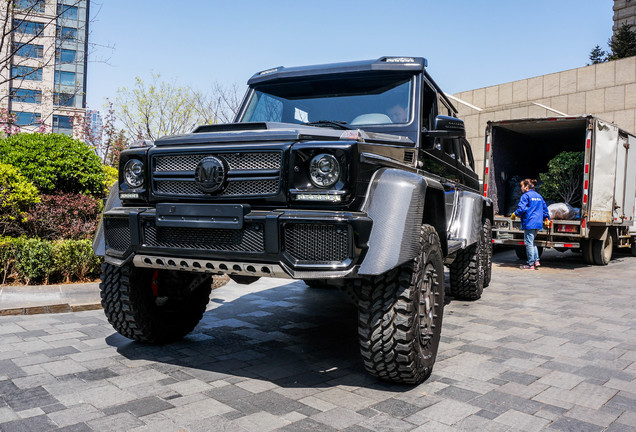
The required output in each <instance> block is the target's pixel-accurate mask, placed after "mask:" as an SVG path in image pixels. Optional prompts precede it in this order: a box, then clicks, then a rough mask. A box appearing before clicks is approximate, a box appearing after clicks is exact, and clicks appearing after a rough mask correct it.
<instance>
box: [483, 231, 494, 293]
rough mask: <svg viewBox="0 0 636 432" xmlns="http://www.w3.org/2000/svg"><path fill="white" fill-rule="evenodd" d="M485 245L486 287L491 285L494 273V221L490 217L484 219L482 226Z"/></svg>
mask: <svg viewBox="0 0 636 432" xmlns="http://www.w3.org/2000/svg"><path fill="white" fill-rule="evenodd" d="M482 235H483V242H484V243H483V245H484V256H485V260H484V263H485V264H484V288H486V287H487V286H488V285H490V277H491V275H492V223H491V222H490V219H484V224H483V226H482Z"/></svg>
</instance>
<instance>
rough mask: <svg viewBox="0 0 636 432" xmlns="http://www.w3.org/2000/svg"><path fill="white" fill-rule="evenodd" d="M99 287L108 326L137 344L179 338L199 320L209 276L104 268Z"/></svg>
mask: <svg viewBox="0 0 636 432" xmlns="http://www.w3.org/2000/svg"><path fill="white" fill-rule="evenodd" d="M101 279H102V282H101V283H100V284H99V288H100V294H101V298H102V306H103V308H104V312H105V313H106V318H108V322H110V324H111V325H112V326H113V328H114V329H115V330H117V332H119V333H120V334H121V335H123V336H125V337H127V338H129V339H133V340H135V341H137V342H145V343H150V344H162V343H167V342H171V341H174V340H177V339H181V338H182V337H183V336H185V335H186V334H188V333H190V332H191V331H192V330H193V329H194V328H195V327H196V325H197V324H198V322H199V321H200V320H201V318H202V317H203V313H204V312H205V308H206V305H207V304H208V301H209V299H210V291H211V290H212V284H211V279H210V276H209V275H201V274H197V273H183V272H174V271H168V270H153V269H141V268H136V267H134V266H133V265H131V264H127V265H124V266H122V267H116V266H114V265H111V264H108V263H104V264H103V265H102V275H101Z"/></svg>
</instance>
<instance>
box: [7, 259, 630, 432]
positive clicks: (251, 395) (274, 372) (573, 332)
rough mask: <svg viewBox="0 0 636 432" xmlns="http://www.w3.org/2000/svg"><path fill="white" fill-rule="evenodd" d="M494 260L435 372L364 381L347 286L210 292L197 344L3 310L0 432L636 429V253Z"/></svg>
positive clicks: (283, 284)
mask: <svg viewBox="0 0 636 432" xmlns="http://www.w3.org/2000/svg"><path fill="white" fill-rule="evenodd" d="M513 255H514V254H512V253H511V252H503V253H497V254H496V255H495V261H496V265H495V268H494V271H493V281H492V284H491V286H490V287H489V288H487V290H486V291H485V292H484V296H483V297H482V299H481V300H479V301H476V302H461V301H455V300H452V301H451V302H450V303H449V304H448V305H447V306H446V312H445V317H444V325H443V335H442V343H441V346H440V350H439V355H438V361H437V364H436V365H435V369H434V371H433V375H432V376H431V378H430V379H429V380H428V381H426V382H425V383H423V384H421V385H419V386H402V385H394V384H388V383H384V382H380V381H377V380H375V379H374V378H372V377H370V376H368V375H367V374H366V373H365V372H364V370H363V368H362V365H361V361H360V357H359V354H358V348H357V339H356V313H355V309H354V308H353V307H352V306H351V305H349V304H348V303H347V302H346V301H345V300H344V297H342V296H340V295H339V293H338V292H337V291H331V290H319V289H311V288H307V287H306V286H305V285H304V284H303V283H302V282H299V281H296V282H293V281H291V282H290V281H284V280H261V281H259V282H257V283H255V284H253V285H249V286H242V285H236V284H233V283H231V284H228V285H226V286H225V287H222V288H220V289H218V290H215V291H214V292H213V297H212V300H211V303H210V306H209V310H208V311H207V312H206V314H205V316H204V318H203V320H202V321H201V323H200V324H199V326H198V327H197V328H196V330H195V331H194V332H193V333H192V334H191V335H189V336H188V337H187V338H186V339H185V340H183V341H181V342H179V343H175V344H172V345H168V346H159V347H157V346H144V345H141V344H137V343H134V342H131V341H129V340H127V339H125V338H123V337H121V336H119V335H118V334H116V333H115V332H114V331H113V330H112V328H111V327H110V325H109V324H108V323H107V322H106V319H105V317H104V315H103V311H98V310H95V311H85V312H76V313H61V314H44V315H33V316H4V317H0V430H1V431H6V432H11V431H45V430H57V429H59V430H66V431H111V430H133V431H157V430H161V431H211V430H214V431H217V430H224V431H273V430H277V431H294V432H296V431H336V430H339V431H350V432H353V431H460V430H479V431H530V432H531V431H539V430H547V431H577V432H578V431H610V432H619V431H632V430H636V307H635V306H636V300H635V299H636V295H635V294H636V283H635V282H634V281H636V258H634V257H631V256H627V255H622V256H619V257H618V259H615V260H613V261H612V262H611V263H610V265H608V266H607V267H591V266H584V265H582V264H581V263H580V262H579V258H577V257H576V256H574V255H573V254H571V253H567V254H559V253H556V252H552V251H548V252H546V255H545V256H544V258H543V260H542V262H543V267H542V268H541V270H539V271H535V272H531V271H521V270H518V269H517V265H518V263H517V262H516V261H515V260H514V259H513V258H512V257H513Z"/></svg>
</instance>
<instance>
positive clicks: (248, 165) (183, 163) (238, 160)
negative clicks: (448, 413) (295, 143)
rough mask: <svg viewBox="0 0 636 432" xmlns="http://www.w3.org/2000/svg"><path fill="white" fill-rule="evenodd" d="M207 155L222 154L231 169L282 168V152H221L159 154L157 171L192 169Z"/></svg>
mask: <svg viewBox="0 0 636 432" xmlns="http://www.w3.org/2000/svg"><path fill="white" fill-rule="evenodd" d="M207 156H220V157H222V158H223V159H225V160H226V161H227V164H228V166H229V169H230V171H239V170H240V171H243V170H250V171H264V170H278V169H280V162H281V154H280V153H271V152H270V153H226V154H223V153H220V154H196V155H174V156H157V157H156V158H155V172H175V171H192V172H194V170H195V169H196V168H197V164H198V163H199V162H201V159H203V158H205V157H207Z"/></svg>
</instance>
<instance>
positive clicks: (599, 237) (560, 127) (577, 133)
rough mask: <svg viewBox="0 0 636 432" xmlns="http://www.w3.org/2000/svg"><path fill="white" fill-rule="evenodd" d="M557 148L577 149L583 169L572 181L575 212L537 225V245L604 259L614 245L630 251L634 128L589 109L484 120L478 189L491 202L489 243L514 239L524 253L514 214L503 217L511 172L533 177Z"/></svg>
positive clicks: (634, 236)
mask: <svg viewBox="0 0 636 432" xmlns="http://www.w3.org/2000/svg"><path fill="white" fill-rule="evenodd" d="M564 151H567V152H582V153H583V161H584V162H583V164H584V166H583V167H582V169H581V173H582V176H583V177H582V178H581V179H577V182H575V183H579V181H578V180H580V188H578V187H577V190H578V192H577V195H578V198H577V200H578V204H579V205H580V212H578V213H577V216H576V217H574V218H571V219H567V220H558V219H557V220H553V222H552V225H551V226H550V227H546V228H544V229H542V230H541V231H539V233H538V235H537V239H536V244H537V246H538V248H539V250H540V251H542V250H543V248H545V247H552V248H556V249H558V250H561V251H565V250H568V249H571V250H573V251H580V252H581V253H582V256H583V260H584V261H585V262H586V263H587V264H596V265H607V264H608V263H609V261H610V260H611V258H612V253H613V251H614V249H615V248H628V249H626V251H629V248H631V253H632V255H635V256H636V222H635V221H634V213H635V208H634V203H635V201H636V136H634V135H633V134H631V133H628V132H626V131H624V130H622V129H620V128H619V127H618V126H616V125H614V124H612V123H609V122H606V121H603V120H601V119H599V118H597V117H594V116H591V115H586V116H579V117H557V118H537V119H516V120H505V121H493V122H488V126H487V128H486V148H485V158H484V176H483V179H484V185H483V194H484V196H487V197H489V198H491V199H492V200H493V203H494V211H495V218H494V224H493V243H494V244H495V245H513V246H516V251H517V255H518V256H519V258H524V257H525V248H524V246H523V231H522V229H521V225H520V222H519V220H518V219H517V220H511V218H510V215H511V213H512V212H513V211H514V210H515V209H516V206H517V203H518V199H519V196H520V195H521V192H520V187H519V180H521V179H525V178H532V179H539V178H540V173H544V172H547V171H548V162H550V161H551V160H552V159H553V158H555V157H556V156H557V155H559V154H560V153H561V152H564ZM537 190H538V191H539V192H541V183H539V185H538V187H537Z"/></svg>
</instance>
